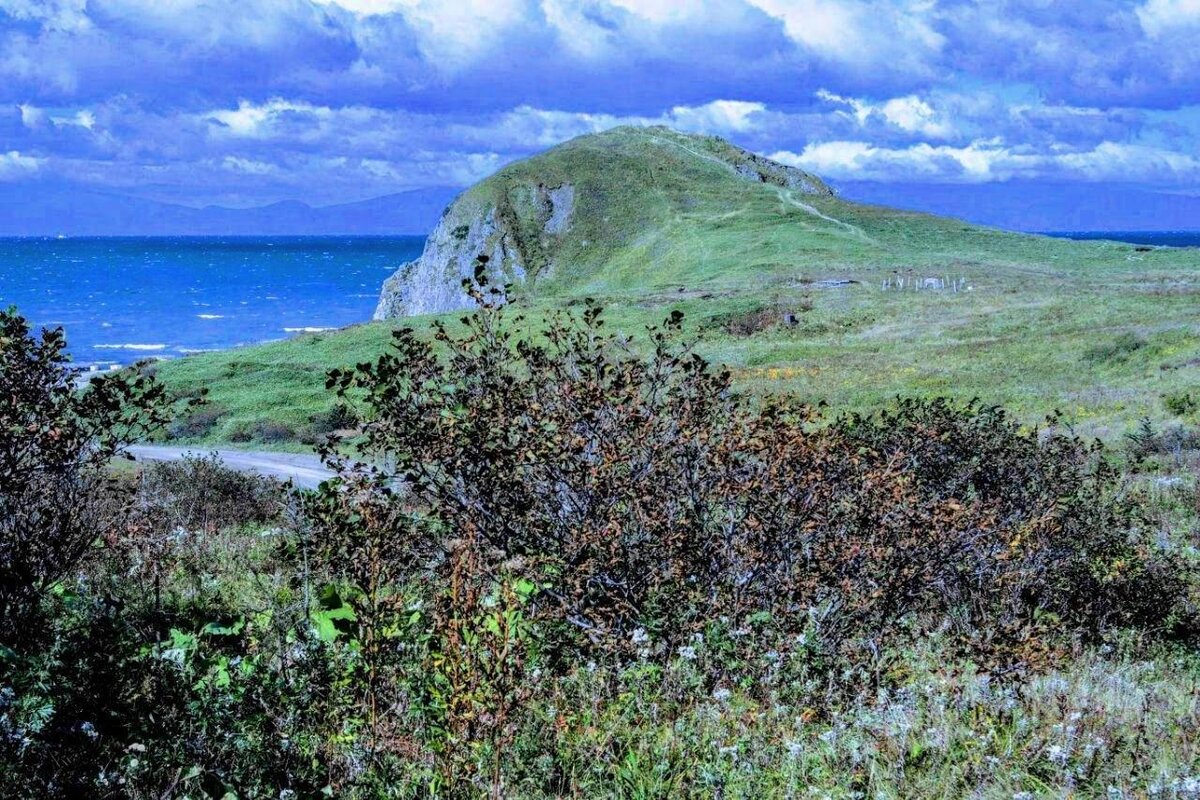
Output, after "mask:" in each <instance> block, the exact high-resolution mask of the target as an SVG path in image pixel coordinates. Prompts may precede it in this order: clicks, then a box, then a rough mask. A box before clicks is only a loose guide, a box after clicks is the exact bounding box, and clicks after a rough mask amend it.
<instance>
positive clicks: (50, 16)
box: [0, 0, 91, 31]
mask: <svg viewBox="0 0 1200 800" xmlns="http://www.w3.org/2000/svg"><path fill="white" fill-rule="evenodd" d="M0 12H4V13H5V14H8V15H9V16H11V17H14V18H16V19H21V20H30V21H35V22H40V23H41V24H42V25H43V26H44V27H46V28H50V29H54V30H63V31H82V30H86V29H87V28H89V27H90V26H91V22H90V21H89V20H88V17H87V0H0Z"/></svg>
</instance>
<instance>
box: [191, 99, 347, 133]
mask: <svg viewBox="0 0 1200 800" xmlns="http://www.w3.org/2000/svg"><path fill="white" fill-rule="evenodd" d="M289 112H291V113H301V114H310V115H314V116H316V117H328V116H330V115H332V114H333V111H332V109H330V108H327V107H324V106H314V105H312V104H311V103H303V102H293V101H289V100H283V99H281V98H278V97H277V98H273V99H271V100H268V101H267V102H266V103H262V104H256V103H251V102H250V101H248V100H243V101H241V102H240V103H238V107H237V108H236V109H234V110H232V111H231V110H225V109H222V110H219V111H212V112H210V113H208V114H206V115H205V118H206V119H209V120H212V121H214V122H218V123H220V125H221V126H223V128H222V130H223V132H227V133H228V134H230V135H233V136H242V137H260V136H267V135H269V134H270V132H271V127H272V125H273V124H274V123H275V122H276V121H277V120H278V119H279V118H280V117H281V116H283V115H284V114H287V113H289Z"/></svg>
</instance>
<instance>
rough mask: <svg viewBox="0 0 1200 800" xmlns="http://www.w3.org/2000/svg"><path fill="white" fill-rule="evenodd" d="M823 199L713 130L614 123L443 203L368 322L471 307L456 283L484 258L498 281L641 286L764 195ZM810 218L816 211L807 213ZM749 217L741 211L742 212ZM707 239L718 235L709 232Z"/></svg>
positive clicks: (667, 273)
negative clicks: (418, 250)
mask: <svg viewBox="0 0 1200 800" xmlns="http://www.w3.org/2000/svg"><path fill="white" fill-rule="evenodd" d="M801 197H803V198H806V199H807V198H823V199H832V198H833V192H832V191H831V190H830V189H829V187H828V186H826V185H825V183H824V182H823V181H822V180H821V179H820V178H818V177H816V176H814V175H810V174H809V173H807V172H804V171H803V170H800V169H796V168H794V167H789V166H785V165H783V164H779V163H777V162H775V161H771V160H770V159H767V158H764V157H762V156H759V155H756V154H754V153H751V152H749V151H747V150H743V149H742V148H740V147H737V146H735V145H733V144H731V143H729V142H727V141H725V140H724V139H721V138H718V137H715V136H698V135H691V134H685V133H680V132H678V131H674V130H671V129H670V128H665V127H648V128H636V127H622V128H615V129H613V130H610V131H607V132H604V133H599V134H591V135H587V136H582V137H579V138H577V139H573V140H571V141H569V142H566V143H565V144H562V145H560V146H558V147H555V148H553V149H551V150H549V151H547V152H545V153H542V154H540V155H537V156H534V157H532V158H528V159H525V160H523V161H519V162H516V163H514V164H511V165H509V166H507V167H505V168H504V169H502V170H500V171H499V172H497V173H496V174H495V175H493V176H491V177H490V178H487V179H486V180H484V181H482V182H480V183H478V184H476V185H475V186H473V187H471V188H470V189H468V190H467V191H465V192H464V193H463V194H461V195H460V196H459V197H458V198H457V199H455V200H454V202H453V203H451V204H450V206H449V207H448V208H447V209H446V211H445V213H444V214H443V215H442V218H441V221H440V222H439V223H438V225H437V227H436V229H435V230H434V231H433V233H432V234H431V235H430V237H429V240H428V242H427V244H426V246H425V250H424V252H423V253H422V255H421V257H420V258H419V259H417V260H416V261H413V262H410V263H408V264H405V265H404V266H403V267H401V268H400V270H399V271H398V272H397V273H396V274H395V275H394V276H392V277H391V278H390V279H389V280H388V281H387V283H386V284H385V285H384V289H383V294H382V297H381V298H380V302H379V307H378V309H377V311H376V313H375V317H376V319H388V318H392V317H402V316H410V315H415V314H426V313H437V312H444V311H452V310H455V309H460V308H465V307H468V306H469V305H470V304H471V301H470V298H468V297H467V296H466V295H465V294H464V293H463V291H462V280H463V279H464V278H467V277H470V276H471V275H472V274H473V273H474V269H475V264H476V261H477V259H478V257H479V256H487V257H488V259H489V260H488V264H489V269H490V271H491V273H492V274H491V277H492V278H493V279H494V280H495V281H497V282H499V283H513V284H517V285H522V286H524V287H526V288H530V289H531V288H533V287H537V289H538V291H539V293H541V292H543V291H545V292H554V291H555V290H556V289H559V290H562V289H568V288H571V287H581V286H587V285H589V284H596V283H597V282H599V283H606V284H609V283H612V282H616V283H618V284H622V285H627V286H638V285H653V284H657V283H659V282H661V280H676V277H671V276H677V275H678V274H679V273H682V272H689V271H693V270H695V269H697V268H700V266H699V263H698V262H697V261H696V258H695V256H697V255H701V256H703V255H704V254H697V253H694V252H690V249H689V248H687V247H680V245H681V244H683V243H684V242H686V241H688V240H689V239H690V240H691V241H692V242H693V243H694V242H696V241H701V240H703V241H711V240H712V238H713V234H714V233H716V232H718V231H719V229H720V228H721V227H722V224H723V223H722V220H723V219H724V220H725V221H726V222H728V221H730V220H732V221H733V223H734V224H735V226H740V223H741V222H744V221H746V220H736V219H733V216H731V215H737V214H738V213H739V209H745V210H747V211H749V210H751V208H752V207H753V206H754V205H755V202H754V201H758V202H759V203H760V204H761V203H762V202H766V203H768V204H770V205H772V206H776V207H780V206H781V205H782V206H791V207H792V208H799V209H801V210H803V209H806V208H807V209H811V206H809V205H808V204H807V203H806V202H804V201H801V200H799V199H798V198H801ZM812 210H813V211H814V213H817V214H818V217H819V216H820V215H819V212H816V211H815V209H812ZM751 216H752V215H751ZM718 238H719V237H718Z"/></svg>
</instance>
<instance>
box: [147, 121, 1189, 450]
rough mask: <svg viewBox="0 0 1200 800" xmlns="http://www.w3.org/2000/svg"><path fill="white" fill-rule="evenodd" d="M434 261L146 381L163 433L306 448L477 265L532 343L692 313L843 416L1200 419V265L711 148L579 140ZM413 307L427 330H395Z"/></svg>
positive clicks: (470, 223)
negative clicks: (596, 324) (574, 309)
mask: <svg viewBox="0 0 1200 800" xmlns="http://www.w3.org/2000/svg"><path fill="white" fill-rule="evenodd" d="M430 241H431V246H430V247H429V248H427V250H426V255H425V256H424V257H423V258H422V259H421V261H419V262H416V263H414V264H413V265H407V266H405V267H404V268H403V269H401V270H400V271H399V273H398V275H397V277H396V278H393V279H392V281H389V290H388V291H385V294H384V297H383V298H382V300H383V302H381V305H380V310H381V313H380V316H383V317H387V318H385V319H381V320H377V321H373V322H366V321H364V323H363V324H362V325H358V326H354V327H351V328H348V329H344V330H340V331H335V332H327V333H319V334H311V335H303V336H299V337H295V338H293V339H289V340H287V341H283V342H276V343H271V344H266V345H261V346H255V347H246V348H242V349H237V350H232V351H227V352H220V353H208V354H201V355H196V356H192V357H188V358H185V359H181V360H178V361H173V362H164V363H161V364H159V365H157V366H156V367H155V369H157V371H158V374H159V377H161V378H162V379H163V380H164V381H165V382H166V383H167V385H168V386H169V387H171V388H172V390H174V391H176V392H179V393H183V394H187V393H189V392H194V391H196V390H198V389H200V388H201V387H206V388H208V389H209V398H210V400H211V402H210V404H209V406H208V407H207V409H206V410H205V411H203V412H200V413H202V414H203V416H202V417H201V418H198V419H196V420H194V421H193V424H190V425H188V424H181V425H178V426H176V430H175V436H176V437H177V438H178V439H179V440H180V441H183V442H196V443H216V442H230V441H233V442H241V443H245V444H246V445H247V446H254V447H262V446H264V445H266V446H270V447H282V448H292V447H296V448H299V447H304V446H305V445H304V441H305V440H309V439H311V437H313V436H315V435H318V434H319V431H320V429H321V428H322V426H327V422H326V420H327V419H328V414H327V412H328V411H329V409H330V405H331V402H332V401H331V399H330V395H329V393H328V392H327V391H326V390H325V373H326V371H327V370H328V369H330V368H333V367H338V366H344V365H352V364H355V363H359V362H362V361H366V360H369V359H371V358H373V357H375V356H376V355H378V353H379V352H381V351H382V350H383V349H384V347H385V346H386V345H387V343H388V342H389V341H390V339H391V333H392V331H393V330H394V329H396V328H399V327H413V328H415V329H417V330H418V331H422V330H428V329H429V326H430V323H431V322H432V320H433V319H435V318H441V319H444V320H447V321H449V322H450V323H451V324H454V321H455V320H456V319H457V317H458V316H459V315H460V312H459V310H458V308H459V307H460V306H461V305H462V304H463V303H462V300H463V298H462V297H461V293H460V291H459V286H460V281H461V279H462V277H463V276H464V275H469V274H470V271H471V270H472V269H473V265H474V263H475V259H476V257H477V256H478V255H487V256H488V257H489V265H490V266H489V269H490V270H491V271H492V272H493V279H494V280H495V281H497V282H509V283H512V290H511V294H510V298H511V301H512V302H514V303H517V304H519V305H520V306H522V307H523V309H524V310H525V311H526V317H527V319H528V320H529V321H528V322H527V323H526V324H529V325H531V326H535V327H536V326H537V320H538V318H539V317H540V316H541V315H542V314H544V313H545V312H547V311H549V310H553V309H561V308H564V307H569V306H571V305H573V304H577V303H579V302H581V301H582V300H583V299H584V298H587V297H590V298H594V299H596V300H598V301H599V302H600V303H601V304H603V305H604V307H605V308H606V310H607V311H606V313H607V318H608V320H609V325H610V326H611V327H613V328H616V329H618V330H625V331H629V332H637V331H640V330H641V329H642V327H643V326H645V325H647V324H652V323H655V322H658V321H661V320H662V319H663V318H664V317H665V316H666V315H668V314H669V313H670V312H671V311H674V310H679V311H682V312H684V314H685V329H686V330H687V331H688V332H689V333H690V334H692V335H694V336H696V337H698V338H699V339H700V341H701V345H700V350H701V352H702V353H703V354H704V355H705V356H706V357H707V358H709V359H710V360H712V361H714V362H717V363H723V364H726V365H728V366H729V367H730V369H731V370H732V371H733V373H734V375H735V378H736V381H737V384H736V385H737V386H738V387H739V388H742V389H745V390H752V391H755V392H761V391H766V392H795V393H798V394H799V395H800V396H802V397H803V398H805V399H806V400H809V401H811V402H814V403H815V402H820V401H826V402H828V403H830V404H831V405H833V406H834V407H837V408H840V409H859V410H867V409H871V408H875V407H878V406H879V405H880V404H882V403H884V402H886V401H888V400H889V399H891V398H893V397H895V396H897V395H902V396H951V397H958V398H963V399H970V398H978V399H980V400H981V401H983V402H985V403H995V404H1000V405H1003V406H1005V407H1007V408H1008V409H1010V410H1011V411H1012V412H1013V413H1015V414H1016V415H1018V416H1019V417H1020V418H1021V419H1023V420H1026V421H1028V422H1030V423H1036V422H1039V421H1040V420H1041V419H1042V418H1043V417H1044V416H1045V415H1047V414H1049V413H1051V412H1054V411H1060V412H1062V414H1063V415H1064V416H1065V419H1066V421H1067V422H1069V423H1071V424H1073V425H1074V426H1075V427H1076V429H1077V430H1078V431H1079V432H1080V433H1083V434H1085V435H1089V436H1090V435H1095V436H1099V437H1101V438H1113V437H1119V436H1120V435H1121V434H1123V433H1125V432H1127V431H1129V430H1131V429H1132V428H1134V427H1135V426H1136V425H1137V424H1138V423H1139V421H1140V420H1141V419H1143V418H1146V417H1148V418H1150V419H1151V420H1152V421H1153V422H1156V423H1167V422H1169V421H1171V420H1174V419H1180V420H1181V421H1185V422H1186V421H1187V418H1193V419H1192V421H1195V419H1194V417H1195V415H1196V414H1197V411H1196V409H1197V405H1198V403H1197V401H1200V317H1198V315H1197V299H1198V297H1200V294H1198V293H1200V285H1198V284H1197V279H1198V277H1200V253H1197V252H1196V251H1194V250H1181V249H1170V248H1148V247H1142V246H1135V245H1131V244H1122V243H1117V242H1074V241H1066V240H1061V239H1054V238H1048V237H1041V236H1029V235H1021V234H1015V233H1008V232H1003V231H999V230H993V229H988V228H982V227H978V226H974V225H970V224H966V223H963V222H961V221H958V220H954V219H948V218H940V217H933V216H929V215H925V214H918V213H911V212H905V211H898V210H895V209H889V208H881V207H876V206H867V205H860V204H856V203H851V202H847V201H845V200H842V199H840V198H838V197H837V196H836V195H835V194H834V193H833V192H831V191H830V190H829V189H828V188H827V187H826V185H825V184H824V183H823V182H822V181H821V180H820V178H819V176H813V175H809V174H807V173H804V172H801V171H799V170H796V169H793V168H790V167H785V166H783V165H780V164H775V163H774V162H771V161H769V160H767V159H765V158H763V157H761V156H756V155H754V154H751V153H748V152H746V151H744V150H741V149H739V148H737V147H735V146H733V145H731V144H729V143H728V142H725V141H724V140H721V139H718V138H715V137H703V136H693V135H687V134H682V133H678V132H676V131H672V130H669V129H665V128H618V129H615V130H612V131H608V132H606V133H601V134H596V135H589V136H584V137H581V138H578V139H575V140H573V141H570V142H567V143H565V144H563V145H561V146H558V147H556V148H553V149H551V150H549V151H547V152H545V153H543V154H541V155H538V156H536V157H533V158H530V159H527V160H525V161H521V162H518V163H515V164H512V165H510V166H508V167H506V168H504V169H502V170H501V171H499V172H498V173H496V174H495V175H494V176H492V177H491V178H488V179H487V180H485V181H483V182H481V183H479V184H477V185H476V186H474V187H472V188H470V189H468V190H467V191H466V192H464V193H463V195H461V196H460V197H459V199H458V200H456V201H455V202H454V203H453V204H452V205H451V206H450V208H448V209H447V211H446V213H445V214H444V216H443V218H442V222H441V223H440V224H439V226H438V229H437V230H436V231H434V232H433V234H432V236H431V240H430ZM431 251H432V252H431ZM400 266H401V265H397V267H398V268H399V267H400ZM398 284H399V287H398V286H397V285H398ZM389 292H390V294H389ZM423 309H429V310H433V311H435V312H440V314H439V313H424V314H420V313H418V314H416V315H415V316H410V315H408V314H409V312H412V311H421V310H423Z"/></svg>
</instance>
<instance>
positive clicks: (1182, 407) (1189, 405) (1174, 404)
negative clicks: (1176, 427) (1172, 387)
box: [1162, 392, 1200, 417]
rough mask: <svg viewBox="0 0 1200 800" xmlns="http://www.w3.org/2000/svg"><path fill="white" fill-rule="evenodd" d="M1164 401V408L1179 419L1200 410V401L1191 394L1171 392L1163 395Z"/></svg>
mask: <svg viewBox="0 0 1200 800" xmlns="http://www.w3.org/2000/svg"><path fill="white" fill-rule="evenodd" d="M1162 401H1163V407H1164V408H1166V409H1167V411H1169V412H1170V413H1172V414H1174V415H1175V416H1177V417H1186V416H1187V415H1188V414H1192V413H1195V411H1196V409H1197V408H1200V400H1197V399H1196V397H1195V396H1194V395H1192V393H1191V392H1170V393H1168V394H1164V395H1163V398H1162Z"/></svg>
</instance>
